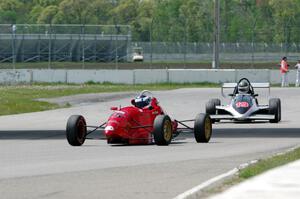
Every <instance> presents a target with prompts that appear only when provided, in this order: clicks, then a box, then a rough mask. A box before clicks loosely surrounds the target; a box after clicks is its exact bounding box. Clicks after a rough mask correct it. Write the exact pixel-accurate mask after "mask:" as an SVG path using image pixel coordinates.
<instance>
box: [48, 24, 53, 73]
mask: <svg viewBox="0 0 300 199" xmlns="http://www.w3.org/2000/svg"><path fill="white" fill-rule="evenodd" d="M51 40H52V26H51V24H50V25H49V44H48V69H50V68H51V49H52V46H51V42H52V41H51Z"/></svg>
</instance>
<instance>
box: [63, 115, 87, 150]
mask: <svg viewBox="0 0 300 199" xmlns="http://www.w3.org/2000/svg"><path fill="white" fill-rule="evenodd" d="M86 133H87V128H86V122H85V119H84V117H83V116H81V115H72V116H71V117H69V119H68V122H67V128H66V137H67V140H68V142H69V144H70V145H72V146H81V145H82V144H83V143H84V141H85V138H86Z"/></svg>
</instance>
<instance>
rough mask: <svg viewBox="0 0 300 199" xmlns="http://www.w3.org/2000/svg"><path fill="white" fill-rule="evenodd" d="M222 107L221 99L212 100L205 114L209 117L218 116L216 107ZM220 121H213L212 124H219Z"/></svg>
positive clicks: (207, 104) (208, 103) (207, 105)
mask: <svg viewBox="0 0 300 199" xmlns="http://www.w3.org/2000/svg"><path fill="white" fill-rule="evenodd" d="M220 105H221V100H220V99H210V100H209V101H208V102H207V103H206V106H205V112H206V113H207V114H209V115H215V114H217V109H216V106H220ZM219 121H220V120H214V119H212V123H215V122H219Z"/></svg>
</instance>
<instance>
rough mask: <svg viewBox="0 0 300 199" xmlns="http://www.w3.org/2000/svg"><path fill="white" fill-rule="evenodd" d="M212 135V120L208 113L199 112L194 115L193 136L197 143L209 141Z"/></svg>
mask: <svg viewBox="0 0 300 199" xmlns="http://www.w3.org/2000/svg"><path fill="white" fill-rule="evenodd" d="M211 135H212V121H211V119H210V117H209V115H208V114H206V113H200V114H198V115H197V116H196V119H195V124H194V136H195V139H196V141H197V142H198V143H199V142H201V143H203V142H204V143H207V142H209V140H210V138H211Z"/></svg>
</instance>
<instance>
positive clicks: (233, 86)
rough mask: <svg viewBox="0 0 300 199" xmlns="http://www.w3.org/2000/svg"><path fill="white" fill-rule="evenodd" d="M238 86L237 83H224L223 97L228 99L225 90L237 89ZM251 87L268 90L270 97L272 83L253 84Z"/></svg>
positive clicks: (222, 88)
mask: <svg viewBox="0 0 300 199" xmlns="http://www.w3.org/2000/svg"><path fill="white" fill-rule="evenodd" d="M236 86H237V83H223V85H222V87H221V92H222V96H223V97H226V96H225V94H224V89H225V88H235V87H236ZM251 86H252V87H253V88H254V89H255V88H267V89H268V92H269V95H270V93H271V90H270V83H269V82H265V83H251Z"/></svg>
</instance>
